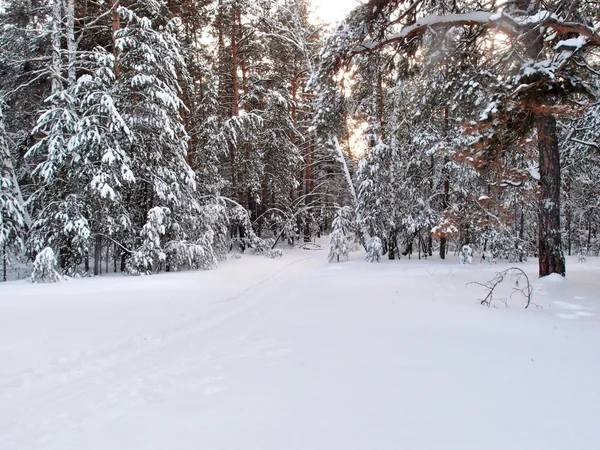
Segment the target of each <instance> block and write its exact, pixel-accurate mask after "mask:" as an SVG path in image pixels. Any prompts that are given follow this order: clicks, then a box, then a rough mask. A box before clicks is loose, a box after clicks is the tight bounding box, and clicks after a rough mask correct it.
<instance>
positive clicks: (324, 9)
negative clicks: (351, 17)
mask: <svg viewBox="0 0 600 450" xmlns="http://www.w3.org/2000/svg"><path fill="white" fill-rule="evenodd" d="M311 2H312V4H313V5H314V7H315V10H316V11H315V12H316V13H317V15H318V16H319V17H321V18H322V19H323V20H324V21H325V22H329V23H331V24H334V23H335V22H337V21H339V20H341V19H343V18H344V17H345V16H346V14H348V13H349V12H350V11H351V10H352V9H353V8H355V7H356V5H358V4H359V3H360V1H359V0H311Z"/></svg>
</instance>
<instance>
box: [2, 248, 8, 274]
mask: <svg viewBox="0 0 600 450" xmlns="http://www.w3.org/2000/svg"><path fill="white" fill-rule="evenodd" d="M7 266H8V255H7V254H6V242H5V243H4V245H2V281H7V280H8V275H7Z"/></svg>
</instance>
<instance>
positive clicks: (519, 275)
mask: <svg viewBox="0 0 600 450" xmlns="http://www.w3.org/2000/svg"><path fill="white" fill-rule="evenodd" d="M509 276H510V280H511V281H512V282H513V283H514V286H513V288H512V293H511V294H510V298H512V296H513V295H515V294H521V295H522V296H523V297H524V298H525V300H526V302H525V309H527V308H529V305H530V304H531V295H532V293H533V286H531V283H530V281H529V277H528V276H527V274H526V273H525V271H524V270H523V269H520V268H518V267H510V268H508V269H506V270H503V271H501V272H497V273H496V275H495V276H494V278H492V279H491V280H489V281H487V282H485V283H478V282H476V281H471V282H470V283H467V286H469V285H471V284H474V285H477V286H481V287H483V288H485V290H486V295H485V297H484V298H482V299H479V302H480V304H482V305H486V306H487V307H490V306H491V305H492V302H493V301H494V300H499V299H496V298H494V294H495V290H496V288H497V287H498V285H499V284H501V283H502V282H503V281H504V280H505V279H506V278H507V277H509ZM522 281H524V284H523V286H522V287H521V286H520V283H521V282H522ZM502 301H503V302H504V304H505V305H506V306H507V307H508V299H506V298H503V299H502Z"/></svg>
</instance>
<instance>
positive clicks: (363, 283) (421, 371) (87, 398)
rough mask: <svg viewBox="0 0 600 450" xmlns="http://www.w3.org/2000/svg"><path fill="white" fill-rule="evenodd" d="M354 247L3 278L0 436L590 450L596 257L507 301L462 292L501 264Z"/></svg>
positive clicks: (243, 445)
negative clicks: (334, 254)
mask: <svg viewBox="0 0 600 450" xmlns="http://www.w3.org/2000/svg"><path fill="white" fill-rule="evenodd" d="M362 257H363V255H362V254H359V253H354V254H352V255H351V257H350V261H348V262H344V263H340V264H327V263H326V251H325V250H322V251H302V250H293V251H292V250H288V251H285V256H284V257H283V258H278V259H269V258H265V257H262V256H252V255H244V256H242V258H241V259H235V260H234V259H231V260H229V261H227V262H225V263H224V264H222V266H221V267H220V268H219V269H218V270H214V271H205V272H184V273H171V274H162V275H156V276H150V277H121V276H108V277H100V278H94V279H83V280H82V279H79V280H71V281H69V282H65V283H59V284H56V285H34V284H29V283H26V282H9V283H5V284H4V285H2V286H0V448H2V450H16V449H19V450H25V449H44V450H55V449H86V450H95V449H102V450H104V449H107V448H114V449H128V450H133V449H143V450H153V449H167V448H168V449H171V448H172V449H178V450H186V449H194V450H197V449H199V448H202V449H231V450H239V449H244V450H254V449H256V450H271V449H272V450H281V449H311V450H312V449H316V450H319V449H323V450H332V449H350V450H352V449H357V450H358V449H361V450H362V449H371V448H373V449H390V450H395V449H401V448H406V449H411V450H421V449H422V450H431V449H461V450H469V449H473V450H480V449H482V448H485V449H488V450H495V449H497V450H506V449H528V450H542V449H543V450H552V449H561V450H562V449H565V448H574V449H578V450H586V449H590V450H592V449H594V450H595V449H597V448H600V433H598V429H597V426H596V425H597V423H596V422H597V418H598V417H599V415H600V387H599V385H598V373H599V369H600V353H599V352H598V348H599V346H600V327H599V326H598V325H599V316H598V308H599V306H600V305H599V303H598V301H599V299H600V298H599V297H600V296H599V295H598V294H599V292H600V280H598V277H597V273H598V270H599V269H600V261H598V260H597V258H589V260H588V261H589V262H588V263H585V264H582V263H577V262H576V258H572V259H569V261H568V278H567V279H563V278H561V277H556V276H551V277H547V278H544V279H541V280H535V273H536V271H537V264H536V261H530V262H528V263H526V264H525V265H521V266H520V267H523V268H525V270H526V271H527V272H528V274H529V275H530V276H531V277H532V278H531V279H532V281H533V280H535V283H534V295H533V303H534V304H535V306H532V307H530V309H527V310H524V309H522V306H523V305H522V301H521V300H520V299H518V298H516V297H513V298H512V299H509V300H508V305H509V306H510V307H509V308H506V307H505V305H504V304H503V303H502V302H501V301H499V302H497V303H495V306H496V307H491V308H487V307H483V306H481V305H479V304H478V303H477V301H476V300H477V298H480V296H481V295H482V294H483V292H482V291H481V290H480V288H479V287H477V286H473V285H470V286H468V287H467V286H466V284H467V283H468V282H469V281H479V282H482V281H486V280H489V279H491V278H492V277H493V275H494V273H495V272H496V271H498V270H502V269H503V268H506V267H508V265H507V264H505V263H498V264H497V265H490V264H487V263H486V264H478V262H479V258H478V257H476V258H475V261H474V264H473V265H472V266H464V265H459V264H458V260H457V258H456V257H454V256H452V255H450V258H449V259H448V260H446V261H440V260H438V259H435V258H433V259H430V260H428V261H425V260H421V261H419V260H417V259H416V258H413V259H412V260H407V259H402V260H401V261H388V260H382V261H381V262H380V263H373V264H369V263H366V262H364V261H363V260H362ZM506 288H507V289H509V288H508V287H506Z"/></svg>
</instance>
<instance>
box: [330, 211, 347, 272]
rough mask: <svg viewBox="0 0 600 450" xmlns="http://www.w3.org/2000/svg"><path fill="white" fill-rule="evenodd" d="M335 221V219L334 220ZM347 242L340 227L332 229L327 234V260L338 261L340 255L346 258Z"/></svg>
mask: <svg viewBox="0 0 600 450" xmlns="http://www.w3.org/2000/svg"><path fill="white" fill-rule="evenodd" d="M334 223H335V221H334ZM348 254H349V251H348V242H347V241H346V235H345V234H344V231H343V230H342V229H341V228H338V229H334V230H333V231H332V232H331V234H330V235H329V255H328V256H327V261H329V262H330V263H332V262H340V257H341V258H343V259H348Z"/></svg>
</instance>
